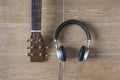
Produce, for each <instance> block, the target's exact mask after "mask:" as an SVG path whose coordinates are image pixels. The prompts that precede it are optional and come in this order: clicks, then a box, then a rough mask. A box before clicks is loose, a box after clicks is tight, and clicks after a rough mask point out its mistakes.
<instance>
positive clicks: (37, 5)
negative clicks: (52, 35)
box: [31, 0, 42, 30]
mask: <svg viewBox="0 0 120 80" xmlns="http://www.w3.org/2000/svg"><path fill="white" fill-rule="evenodd" d="M31 8H32V10H31V13H32V14H31V16H32V30H41V15H42V14H41V13H42V12H41V10H42V0H32V5H31Z"/></svg>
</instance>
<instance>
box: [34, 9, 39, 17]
mask: <svg viewBox="0 0 120 80" xmlns="http://www.w3.org/2000/svg"><path fill="white" fill-rule="evenodd" d="M35 16H41V11H36V10H35V11H32V17H35Z"/></svg>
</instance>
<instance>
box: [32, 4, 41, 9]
mask: <svg viewBox="0 0 120 80" xmlns="http://www.w3.org/2000/svg"><path fill="white" fill-rule="evenodd" d="M32 10H41V5H32Z"/></svg>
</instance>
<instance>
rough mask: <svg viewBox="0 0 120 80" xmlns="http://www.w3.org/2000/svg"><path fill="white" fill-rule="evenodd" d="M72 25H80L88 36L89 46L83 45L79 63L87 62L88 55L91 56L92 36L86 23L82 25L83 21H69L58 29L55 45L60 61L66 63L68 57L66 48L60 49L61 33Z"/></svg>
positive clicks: (79, 54) (61, 47)
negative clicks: (59, 36) (58, 41)
mask: <svg viewBox="0 0 120 80" xmlns="http://www.w3.org/2000/svg"><path fill="white" fill-rule="evenodd" d="M70 24H76V25H79V26H80V27H81V28H82V29H83V30H84V31H85V33H86V36H87V46H84V45H83V46H82V47H81V49H80V51H79V53H78V60H79V61H83V60H87V58H88V54H89V48H90V41H91V34H90V32H89V29H88V27H87V26H86V25H85V24H84V23H82V22H81V21H78V20H67V21H65V22H63V23H62V24H60V25H59V26H58V28H57V29H56V31H55V35H54V43H55V47H56V51H57V57H58V60H59V62H62V61H66V58H67V56H66V53H65V49H64V46H60V47H58V44H57V40H58V35H59V32H60V31H61V30H62V29H63V28H64V27H65V26H67V25H70Z"/></svg>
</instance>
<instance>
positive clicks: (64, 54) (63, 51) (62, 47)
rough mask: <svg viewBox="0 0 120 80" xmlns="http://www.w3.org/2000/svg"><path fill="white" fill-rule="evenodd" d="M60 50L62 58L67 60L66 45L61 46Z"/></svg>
mask: <svg viewBox="0 0 120 80" xmlns="http://www.w3.org/2000/svg"><path fill="white" fill-rule="evenodd" d="M59 49H60V52H61V60H62V61H66V53H65V48H64V46H60V48H59Z"/></svg>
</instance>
